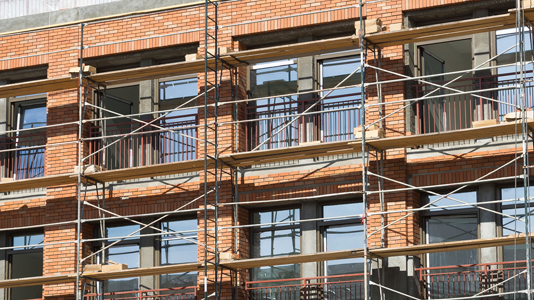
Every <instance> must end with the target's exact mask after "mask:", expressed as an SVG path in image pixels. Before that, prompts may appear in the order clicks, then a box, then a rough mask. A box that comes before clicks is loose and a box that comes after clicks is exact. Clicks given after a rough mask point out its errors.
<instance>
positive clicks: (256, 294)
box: [245, 274, 364, 300]
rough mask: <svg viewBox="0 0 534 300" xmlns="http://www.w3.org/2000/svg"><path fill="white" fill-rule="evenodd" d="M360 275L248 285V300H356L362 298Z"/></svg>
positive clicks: (362, 279)
mask: <svg viewBox="0 0 534 300" xmlns="http://www.w3.org/2000/svg"><path fill="white" fill-rule="evenodd" d="M363 276H364V274H349V275H337V276H322V277H312V278H291V279H279V280H263V281H249V282H246V284H245V290H246V294H247V297H248V300H312V299H314V300H317V299H327V300H359V299H363V297H364V277H363Z"/></svg>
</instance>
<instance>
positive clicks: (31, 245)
mask: <svg viewBox="0 0 534 300" xmlns="http://www.w3.org/2000/svg"><path fill="white" fill-rule="evenodd" d="M11 242H12V245H13V247H17V248H15V249H13V250H10V251H8V257H9V275H10V279H16V278H25V277H35V276H42V275H43V247H42V246H40V245H41V244H43V242H44V234H42V233H30V234H22V235H14V236H12V240H11ZM19 247H20V248H19ZM41 297H42V286H40V285H39V286H28V287H19V288H11V290H10V298H11V300H19V299H36V298H41Z"/></svg>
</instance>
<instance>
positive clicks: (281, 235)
mask: <svg viewBox="0 0 534 300" xmlns="http://www.w3.org/2000/svg"><path fill="white" fill-rule="evenodd" d="M299 214H300V210H299V209H286V210H279V211H272V212H256V213H254V215H253V221H254V224H265V223H272V222H283V221H295V220H300V215H299ZM288 225H293V224H285V226H288ZM280 226H284V225H283V224H282V225H265V226H262V227H261V228H267V227H271V228H273V230H267V231H262V232H255V233H254V236H253V239H254V245H253V253H252V255H253V257H255V258H256V257H271V256H280V255H290V254H298V253H300V228H298V227H297V228H292V229H283V230H275V229H276V227H280ZM299 276H300V264H290V265H280V266H272V267H261V268H255V269H254V270H253V272H252V277H253V280H269V279H283V278H295V277H299ZM286 284H287V283H286Z"/></svg>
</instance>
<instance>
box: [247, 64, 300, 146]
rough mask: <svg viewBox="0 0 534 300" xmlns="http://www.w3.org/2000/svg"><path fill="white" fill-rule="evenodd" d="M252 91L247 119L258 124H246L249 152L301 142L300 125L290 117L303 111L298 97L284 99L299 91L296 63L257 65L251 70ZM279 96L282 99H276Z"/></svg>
mask: <svg viewBox="0 0 534 300" xmlns="http://www.w3.org/2000/svg"><path fill="white" fill-rule="evenodd" d="M250 91H251V93H252V97H253V98H260V97H261V98H264V99H260V100H256V101H251V102H250V103H249V104H248V106H247V108H246V119H257V120H259V121H255V122H249V123H247V133H246V135H247V139H248V141H249V142H248V146H249V148H250V149H249V150H252V148H255V147H256V146H257V145H260V144H262V143H264V142H265V144H264V145H263V146H262V147H261V149H272V148H283V147H290V146H296V145H298V143H299V134H300V131H299V123H298V122H293V123H292V124H291V125H289V126H288V127H287V128H285V129H283V131H282V132H280V133H279V134H278V135H276V136H274V133H276V132H277V131H279V130H281V129H282V128H283V127H284V126H285V125H286V124H288V123H289V122H290V121H291V119H292V118H291V115H294V114H297V113H299V112H300V111H302V108H301V106H302V103H300V102H299V101H298V98H297V96H294V95H293V96H283V95H285V94H291V93H296V92H298V85H297V63H296V60H285V61H279V62H272V63H264V64H258V65H255V66H253V67H252V70H251V71H250ZM277 96H279V97H277Z"/></svg>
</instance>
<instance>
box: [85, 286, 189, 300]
mask: <svg viewBox="0 0 534 300" xmlns="http://www.w3.org/2000/svg"><path fill="white" fill-rule="evenodd" d="M84 298H85V300H103V299H113V300H196V299H197V287H196V286H190V287H176V288H166V289H158V290H142V291H126V292H113V293H104V294H95V293H92V294H86V295H85V296H84Z"/></svg>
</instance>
